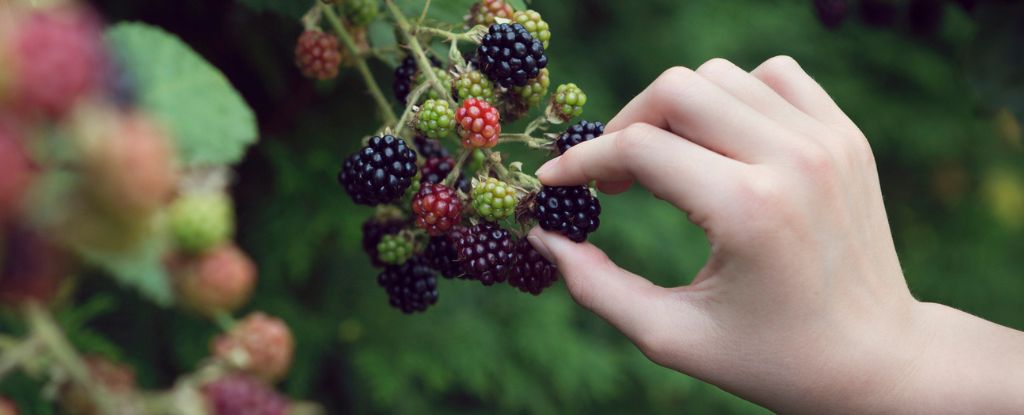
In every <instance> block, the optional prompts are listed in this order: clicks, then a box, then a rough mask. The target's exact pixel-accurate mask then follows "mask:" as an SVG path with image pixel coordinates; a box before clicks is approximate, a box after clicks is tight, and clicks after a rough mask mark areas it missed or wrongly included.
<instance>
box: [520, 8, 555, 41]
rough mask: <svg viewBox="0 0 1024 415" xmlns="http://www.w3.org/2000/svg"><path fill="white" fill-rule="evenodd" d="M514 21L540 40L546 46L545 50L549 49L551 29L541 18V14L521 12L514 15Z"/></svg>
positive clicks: (532, 11)
mask: <svg viewBox="0 0 1024 415" xmlns="http://www.w3.org/2000/svg"><path fill="white" fill-rule="evenodd" d="M512 20H513V21H515V22H516V23H519V24H521V25H523V27H525V28H526V31H527V32H530V35H531V36H533V38H534V39H537V40H539V41H540V43H541V44H542V45H544V49H547V48H548V41H550V40H551V29H550V28H549V27H548V23H547V22H545V21H544V19H542V18H541V17H540V13H537V11H536V10H524V11H519V12H516V13H515V14H514V15H512Z"/></svg>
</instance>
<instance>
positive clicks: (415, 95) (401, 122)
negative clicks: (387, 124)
mask: <svg viewBox="0 0 1024 415" xmlns="http://www.w3.org/2000/svg"><path fill="white" fill-rule="evenodd" d="M428 88H430V86H429V85H427V84H423V85H419V86H417V87H416V89H414V90H412V92H410V93H409V96H408V97H406V99H405V101H406V102H407V103H406V105H405V111H402V117H401V118H399V119H398V122H396V123H395V127H394V129H395V133H396V134H397V133H401V131H402V129H404V128H405V122H406V121H408V120H409V117H410V116H412V114H414V113H415V112H416V110H415V108H416V104H414V103H415V102H416V101H419V100H420V96H422V95H423V94H424V93H426V92H427V89H428Z"/></svg>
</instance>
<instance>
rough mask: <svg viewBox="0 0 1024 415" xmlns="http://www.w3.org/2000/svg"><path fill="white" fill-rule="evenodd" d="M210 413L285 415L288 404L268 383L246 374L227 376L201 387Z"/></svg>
mask: <svg viewBox="0 0 1024 415" xmlns="http://www.w3.org/2000/svg"><path fill="white" fill-rule="evenodd" d="M202 392H203V398H205V400H206V408H207V411H208V412H209V414H210V415H286V414H287V413H288V407H289V403H288V400H287V399H285V397H284V396H281V395H280V394H279V393H277V391H275V390H273V389H271V388H270V386H267V385H266V384H264V383H262V382H260V381H258V380H256V379H253V378H251V377H248V376H245V375H237V374H235V375H226V376H224V377H221V378H219V379H217V380H215V381H213V382H210V383H207V384H206V385H204V386H203V389H202Z"/></svg>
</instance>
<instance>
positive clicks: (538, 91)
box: [512, 68, 551, 107]
mask: <svg viewBox="0 0 1024 415" xmlns="http://www.w3.org/2000/svg"><path fill="white" fill-rule="evenodd" d="M550 86H551V78H550V77H548V68H544V69H541V70H540V75H537V77H536V78H533V79H531V80H530V82H527V83H526V85H525V86H520V87H515V88H513V89H512V91H513V92H515V93H516V96H517V98H519V99H521V100H522V101H523V102H524V103H526V105H527V107H532V106H535V105H537V104H540V102H541V100H543V99H544V95H547V93H548V88H549V87H550Z"/></svg>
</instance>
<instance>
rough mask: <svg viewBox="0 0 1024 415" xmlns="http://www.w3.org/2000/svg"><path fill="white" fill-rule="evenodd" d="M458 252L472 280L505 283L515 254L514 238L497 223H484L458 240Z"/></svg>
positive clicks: (484, 282) (463, 269)
mask: <svg viewBox="0 0 1024 415" xmlns="http://www.w3.org/2000/svg"><path fill="white" fill-rule="evenodd" d="M454 241H455V250H456V252H457V253H458V255H459V262H460V263H461V264H462V271H463V272H464V273H465V277H466V278H468V279H474V280H477V281H480V282H481V283H483V284H484V285H492V284H494V283H501V282H505V280H506V279H508V275H509V273H510V272H511V271H512V265H513V260H514V255H515V248H514V246H513V245H512V235H510V234H509V233H508V231H507V230H505V229H502V228H501V227H500V226H498V225H497V224H495V223H493V222H481V223H480V224H478V225H476V226H473V227H472V228H469V229H468V230H466V232H465V233H463V234H462V236H461V237H460V238H457V239H454Z"/></svg>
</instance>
